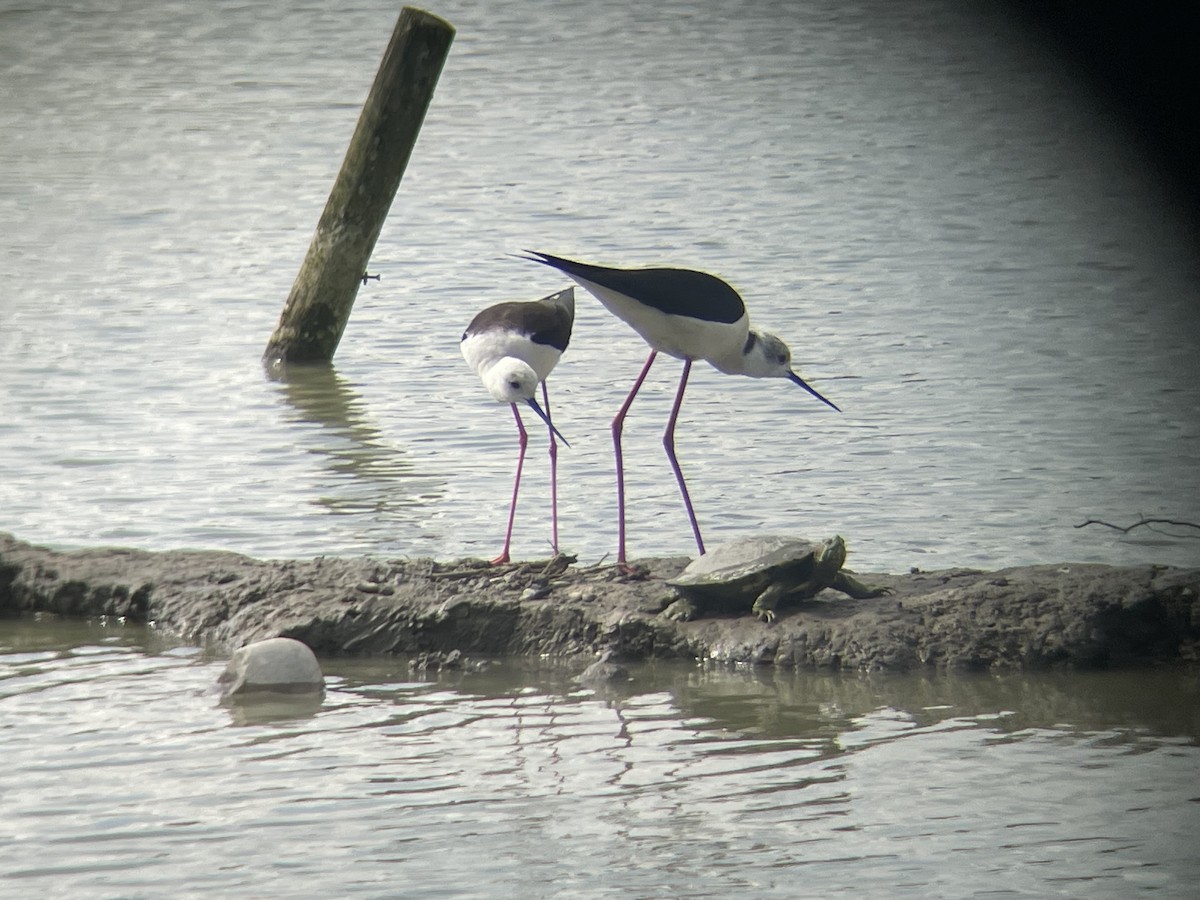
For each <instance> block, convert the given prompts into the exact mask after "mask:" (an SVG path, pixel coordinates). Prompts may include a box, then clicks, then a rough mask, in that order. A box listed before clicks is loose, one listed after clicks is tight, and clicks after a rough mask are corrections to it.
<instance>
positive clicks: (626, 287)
mask: <svg viewBox="0 0 1200 900" xmlns="http://www.w3.org/2000/svg"><path fill="white" fill-rule="evenodd" d="M525 252H526V253H527V254H528V256H525V257H522V258H524V259H529V260H531V261H533V262H539V263H542V264H543V265H547V266H550V267H552V268H555V269H558V270H559V271H560V272H562V273H563V274H565V275H568V276H570V277H571V278H572V279H574V280H575V281H576V282H578V283H579V284H580V285H581V286H583V287H584V288H586V289H587V290H588V291H589V292H590V293H592V294H594V295H595V296H596V298H597V299H598V300H599V301H600V302H601V303H603V304H604V306H605V307H607V309H608V311H609V312H611V313H612V314H613V315H615V316H617V317H618V318H620V319H624V320H625V321H626V322H628V323H629V325H631V326H632V327H633V330H634V331H636V332H637V333H638V334H640V335H641V336H642V338H643V339H644V340H645V341H646V343H647V344H649V345H650V356H649V358H648V359H647V360H646V364H645V365H644V366H643V367H642V371H641V374H640V375H638V377H637V380H636V381H635V382H634V383H633V388H632V389H631V390H630V392H629V396H628V397H626V398H625V402H624V403H623V404H622V405H621V409H620V410H619V411H618V412H617V415H616V417H615V418H614V419H613V421H612V434H613V448H614V450H615V452H616V461H617V516H618V520H617V565H618V566H620V567H621V568H622V569H626V570H628V568H629V566H628V564H627V562H626V559H625V473H624V471H623V466H622V460H621V429H622V427H623V425H624V422H625V414H626V413H627V412H629V407H630V405H631V404H632V403H633V398H634V397H635V396H636V395H637V392H638V389H639V388H641V386H642V382H643V381H645V380H646V375H647V374H648V373H649V371H650V366H651V365H652V364H653V362H654V358H655V357H656V356H657V355H658V354H659V352H662V353H666V354H668V355H669V356H674V357H675V358H676V359H682V360H683V374H682V375H681V376H680V378H679V389H678V391H677V392H676V394H675V403H674V405H673V406H672V407H671V417H670V418H669V419H668V420H667V429H666V431H665V432H664V433H663V447H664V448H665V449H666V451H667V459H668V460H670V463H671V469H672V471H674V473H675V480H676V481H677V482H678V483H679V492H680V493H681V494H682V495H683V504H684V506H685V507H686V508H687V514H688V519H689V520H690V521H691V523H692V532H693V534H695V536H696V546H697V547H698V548H699V550H700V554H701V555H702V556H703V555H704V539H703V538H702V537H701V536H700V526H699V525H698V524H697V522H696V513H695V511H694V510H693V508H692V498H691V497H690V496H688V489H687V484H686V483H685V482H684V479H683V471H682V470H681V469H680V468H679V460H678V459H676V457H675V422H676V420H677V419H678V418H679V409H680V407H681V406H682V405H683V392H684V389H685V388H686V387H687V380H688V373H689V372H691V369H692V361H693V360H697V359H703V360H705V361H706V362H708V363H710V364H711V365H712V366H713V368H715V369H717V370H718V371H720V372H724V373H726V374H728V375H749V376H750V377H751V378H787V379H789V380H790V381H792V382H793V383H795V384H798V385H800V387H802V388H804V389H805V390H806V391H808V392H809V393H810V394H812V395H813V396H814V397H816V398H817V399H818V400H820V401H821V402H822V403H825V404H827V405H829V406H831V407H833V409H838V408H837V406H836V405H834V404H833V403H832V402H831V401H829V400H827V399H826V398H825V397H822V396H821V395H820V394H819V393H817V391H816V390H815V389H813V388H812V387H811V386H810V385H809V384H808V383H807V382H805V380H804V379H803V378H801V377H800V376H799V375H797V374H796V373H795V372H794V371H792V365H791V363H792V354H791V351H790V350H789V349H788V346H787V344H785V343H784V342H783V341H781V340H780V339H779V338H777V337H776V336H775V335H773V334H769V333H767V332H765V331H756V330H754V329H751V328H750V317H749V315H748V314H747V312H746V304H745V303H743V302H742V298H741V297H740V296H739V295H738V292H737V291H735V290H734V289H733V288H732V287H730V286H729V285H728V284H726V283H725V282H724V281H722V280H721V279H720V278H717V277H716V276H715V275H709V274H708V273H707V272H697V271H694V270H691V269H668V268H651V269H614V268H609V267H607V266H594V265H589V264H588V263H581V262H575V261H574V260H570V259H563V258H562V257H560V256H551V255H550V254H549V253H538V252H536V251H532V250H527V251H525ZM838 411H839V412H841V410H838Z"/></svg>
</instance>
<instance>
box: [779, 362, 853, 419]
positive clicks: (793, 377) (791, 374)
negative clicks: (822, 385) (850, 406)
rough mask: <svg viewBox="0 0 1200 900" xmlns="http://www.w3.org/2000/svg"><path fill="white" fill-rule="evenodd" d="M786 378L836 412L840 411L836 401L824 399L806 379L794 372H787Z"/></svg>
mask: <svg viewBox="0 0 1200 900" xmlns="http://www.w3.org/2000/svg"><path fill="white" fill-rule="evenodd" d="M788 378H789V379H791V380H792V381H793V382H795V383H796V384H798V385H800V387H802V388H804V389H805V390H806V391H808V392H809V393H810V394H812V395H813V396H814V397H816V398H817V399H818V400H820V401H821V402H822V403H824V404H825V405H826V406H831V407H833V408H834V409H837V411H838V412H841V410H840V409H838V406H837V404H836V403H834V402H833V401H832V400H826V399H825V398H824V397H822V396H821V395H820V394H818V393H817V392H816V391H815V390H813V388H812V386H811V385H810V384H809V383H808V382H807V381H805V380H804V379H803V378H801V377H800V376H799V375H797V374H796V373H795V372H788Z"/></svg>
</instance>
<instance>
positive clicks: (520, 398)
mask: <svg viewBox="0 0 1200 900" xmlns="http://www.w3.org/2000/svg"><path fill="white" fill-rule="evenodd" d="M481 376H482V378H483V385H484V387H486V388H487V389H488V393H489V394H491V395H492V397H494V398H495V399H496V401H497V402H498V403H512V404H514V405H515V404H517V403H524V404H525V405H527V406H528V407H529V408H530V409H532V410H533V411H534V412H535V413H537V414H538V417H539V418H540V419H541V420H542V421H543V422H545V423H546V424H547V425H548V426H549V427H550V430H551V431H553V432H554V433H555V434H556V435H558V439H559V440H560V441H562V442H563V443H564V444H566V445H567V446H568V447H570V446H571V445H570V443H569V442H568V441H567V439H566V438H565V437H563V435H562V432H561V431H559V430H558V429H557V428H555V427H554V423H553V422H551V421H550V415H549V413H547V412H546V411H545V410H544V409H542V408H541V407H540V406H539V405H538V402H537V399H536V398H535V397H534V394H535V393H537V386H538V385H539V384H540V383H541V380H540V379H539V378H538V376H537V372H535V371H533V367H532V366H531V365H529V363H527V362H525V361H524V360H520V359H517V358H516V357H513V356H505V357H503V358H501V359H500V360H498V361H497V362H496V364H495V365H493V366H491V367H489V368H488V369H487V370H485V371H484V372H482V373H481Z"/></svg>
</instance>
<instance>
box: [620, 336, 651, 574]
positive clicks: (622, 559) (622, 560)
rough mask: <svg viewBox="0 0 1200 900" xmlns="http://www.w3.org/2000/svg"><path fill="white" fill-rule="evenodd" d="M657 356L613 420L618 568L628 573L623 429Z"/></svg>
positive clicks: (649, 363)
mask: <svg viewBox="0 0 1200 900" xmlns="http://www.w3.org/2000/svg"><path fill="white" fill-rule="evenodd" d="M656 356H658V351H657V350H651V351H650V356H649V357H648V358H647V360H646V364H645V365H644V366H642V374H640V375H638V377H637V381H635V382H634V383H633V389H632V390H631V391H630V392H629V396H628V397H626V398H625V402H624V403H623V404H621V409H620V411H619V412H618V413H617V414H616V416H615V417H614V418H613V420H612V436H613V449H614V450H615V451H616V457H617V568H618V569H620V570H621V571H623V572H626V573H628V572H630V571H632V570H631V569H630V567H629V564H628V563H627V562H626V561H625V467H624V465H623V464H622V461H621V429H622V427H623V426H624V425H625V413H627V412H629V407H630V406H631V405H632V404H633V398H634V397H636V396H637V392H638V390H639V389H640V388H641V386H642V382H643V381H645V380H646V376H647V375H648V374H649V373H650V366H651V365H653V363H654V357H656Z"/></svg>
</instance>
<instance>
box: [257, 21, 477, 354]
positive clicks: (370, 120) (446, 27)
mask: <svg viewBox="0 0 1200 900" xmlns="http://www.w3.org/2000/svg"><path fill="white" fill-rule="evenodd" d="M453 40H454V26H452V25H451V24H450V23H448V22H446V21H444V20H443V19H440V18H438V17H437V16H435V15H432V14H430V13H427V12H424V11H422V10H419V9H414V8H413V7H411V6H406V7H404V8H403V9H402V10H401V11H400V17H399V19H397V20H396V28H395V30H394V31H393V32H392V39H391V42H390V43H389V44H388V48H387V51H386V52H385V53H384V55H383V62H381V63H380V65H379V71H378V72H377V73H376V75H375V83H374V84H373V85H372V86H371V92H370V94H368V95H367V102H366V103H365V104H364V105H363V110H362V114H361V115H360V116H359V117H358V126H357V127H356V128H355V130H354V136H353V137H352V138H351V139H350V147H349V148H348V149H347V150H346V158H345V159H344V160H343V161H342V169H341V171H340V172H339V173H338V177H337V180H336V181H335V182H334V185H333V189H332V190H331V191H330V192H329V199H328V200H327V201H326V203H325V210H324V212H322V213H321V219H320V221H319V222H318V223H317V231H316V234H314V235H313V239H312V243H311V244H309V247H308V254H307V255H306V256H305V258H304V263H303V265H301V267H300V272H299V274H298V275H297V276H296V281H295V283H294V284H293V285H292V292H291V294H290V295H289V296H288V299H287V304H286V305H285V306H284V308H283V313H282V315H281V316H280V318H279V325H278V326H276V328H275V332H274V334H272V335H271V340H270V342H269V343H268V344H267V349H266V352H265V353H264V354H263V361H264V363H266V364H267V366H268V367H272V368H274V367H277V366H279V365H280V364H281V363H315V362H328V361H330V360H331V359H333V352H334V351H335V350H336V349H337V345H338V341H339V340H341V337H342V331H343V330H344V329H345V327H346V322H347V321H348V320H349V318H350V310H351V308H352V307H353V306H354V298H355V296H356V295H357V294H358V288H359V285H360V284H362V280H363V275H364V274H365V272H366V266H367V261H368V260H369V259H370V257H371V251H372V250H373V249H374V247H375V241H376V240H378V238H379V232H380V231H381V230H382V228H383V222H384V219H385V218H387V214H388V210H389V209H390V208H391V205H392V198H393V197H394V196H395V194H396V189H397V188H398V187H399V186H400V179H401V177H402V176H403V175H404V169H405V167H406V166H407V165H408V158H409V156H411V155H412V149H413V145H414V144H416V142H417V134H418V133H419V132H420V130H421V122H422V121H423V120H424V119H425V112H426V110H427V109H428V108H429V102H430V100H431V99H432V98H433V89H434V87H435V86H436V85H437V80H438V75H439V74H440V73H441V71H442V66H443V64H444V63H445V61H446V57H447V56H448V55H449V53H450V43H451V42H452V41H453Z"/></svg>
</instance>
